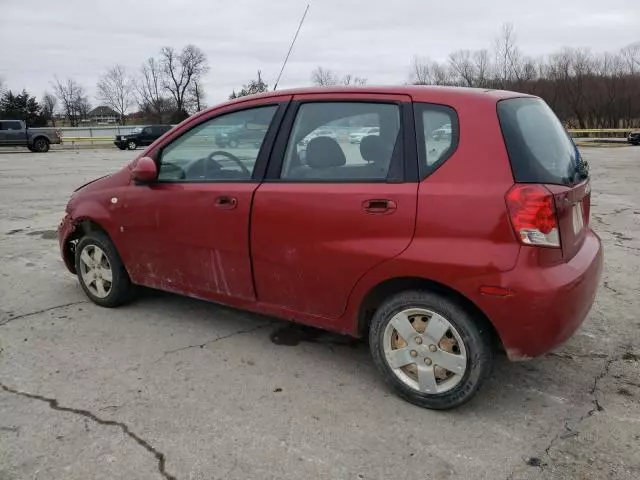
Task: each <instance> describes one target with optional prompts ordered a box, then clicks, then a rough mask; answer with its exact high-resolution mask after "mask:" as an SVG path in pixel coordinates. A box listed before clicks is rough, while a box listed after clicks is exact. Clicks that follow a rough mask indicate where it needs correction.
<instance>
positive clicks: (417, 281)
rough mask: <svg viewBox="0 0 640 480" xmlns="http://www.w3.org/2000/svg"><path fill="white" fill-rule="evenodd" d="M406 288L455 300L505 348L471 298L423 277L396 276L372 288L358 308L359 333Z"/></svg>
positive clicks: (491, 324)
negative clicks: (385, 304)
mask: <svg viewBox="0 0 640 480" xmlns="http://www.w3.org/2000/svg"><path fill="white" fill-rule="evenodd" d="M406 290H426V291H430V292H434V293H437V294H439V295H442V296H444V297H446V298H448V299H450V300H453V301H454V302H456V303H457V304H459V305H460V306H461V307H462V308H464V309H465V310H466V311H467V312H468V313H469V314H471V315H472V316H473V318H474V319H476V321H478V322H480V323H481V324H482V325H485V326H486V327H487V328H488V329H489V330H490V332H491V337H492V340H493V342H494V346H495V347H497V348H498V349H500V350H504V345H503V343H502V340H501V339H500V335H499V334H498V331H497V330H496V328H495V326H494V325H493V323H492V322H491V320H490V319H489V317H487V315H486V314H485V313H484V312H483V311H482V310H481V309H480V308H479V307H478V306H477V305H476V304H475V303H474V302H473V301H471V300H470V299H469V298H467V297H466V296H465V295H463V294H462V293H460V292H458V291H457V290H455V289H453V288H451V287H449V286H447V285H445V284H443V283H440V282H437V281H435V280H430V279H428V278H423V277H394V278H388V279H386V280H383V281H381V282H380V283H378V284H377V285H375V286H374V287H373V288H371V289H370V290H369V291H368V292H367V293H366V294H365V295H364V297H363V299H362V301H361V302H360V307H359V309H358V318H357V320H358V325H357V335H358V336H359V337H365V338H366V335H367V332H368V330H369V325H370V324H371V319H372V318H373V315H374V313H375V311H376V310H377V309H378V307H380V305H382V303H383V302H384V301H385V300H386V299H387V298H389V297H390V296H392V295H395V294H397V293H400V292H403V291H406Z"/></svg>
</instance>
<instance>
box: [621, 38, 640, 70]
mask: <svg viewBox="0 0 640 480" xmlns="http://www.w3.org/2000/svg"><path fill="white" fill-rule="evenodd" d="M620 54H621V55H622V58H623V60H624V62H625V63H626V65H627V68H628V70H629V73H630V74H631V75H635V74H636V73H638V72H640V42H636V43H632V44H631V45H627V46H626V47H624V48H623V49H622V50H621V52H620Z"/></svg>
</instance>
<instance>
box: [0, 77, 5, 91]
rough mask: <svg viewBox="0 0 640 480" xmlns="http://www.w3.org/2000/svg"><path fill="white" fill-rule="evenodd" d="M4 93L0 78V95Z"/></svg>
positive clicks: (2, 79)
mask: <svg viewBox="0 0 640 480" xmlns="http://www.w3.org/2000/svg"><path fill="white" fill-rule="evenodd" d="M3 93H4V78H2V77H0V95H2V94H3Z"/></svg>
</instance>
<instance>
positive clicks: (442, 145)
mask: <svg viewBox="0 0 640 480" xmlns="http://www.w3.org/2000/svg"><path fill="white" fill-rule="evenodd" d="M415 112H416V132H417V137H418V155H419V159H420V172H421V176H422V177H423V178H424V177H425V176H426V175H428V174H429V173H431V172H432V171H433V170H435V169H436V168H437V167H438V166H439V165H440V164H441V163H443V162H444V161H445V160H446V159H447V158H449V157H450V156H451V154H452V153H453V152H454V151H455V149H456V148H457V146H458V137H459V132H458V117H457V115H456V112H455V111H454V110H453V109H452V108H449V107H445V106H443V105H430V104H425V103H417V104H415Z"/></svg>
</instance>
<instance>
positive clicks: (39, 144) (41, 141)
mask: <svg viewBox="0 0 640 480" xmlns="http://www.w3.org/2000/svg"><path fill="white" fill-rule="evenodd" d="M33 150H34V151H36V152H39V153H45V152H48V151H49V142H48V141H47V139H46V138H36V139H35V140H34V142H33Z"/></svg>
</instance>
